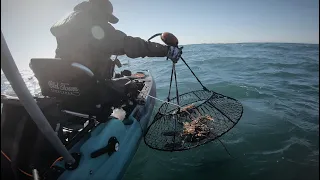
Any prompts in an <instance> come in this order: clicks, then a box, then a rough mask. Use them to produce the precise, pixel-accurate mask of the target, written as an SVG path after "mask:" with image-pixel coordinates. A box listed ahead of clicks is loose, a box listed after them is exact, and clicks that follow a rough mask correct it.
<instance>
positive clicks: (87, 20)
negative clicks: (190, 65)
mask: <svg viewBox="0 0 320 180" xmlns="http://www.w3.org/2000/svg"><path fill="white" fill-rule="evenodd" d="M112 13H113V6H112V4H111V2H110V1H109V0H89V1H84V2H81V3H80V4H78V5H76V6H75V7H74V11H73V12H72V13H71V14H69V15H68V16H67V17H66V18H64V19H62V20H60V21H58V22H57V23H56V24H54V25H53V26H52V27H51V29H50V31H51V33H52V34H53V35H54V36H55V37H56V39H57V49H56V58H61V59H64V60H70V61H73V62H79V63H81V64H83V65H85V66H87V67H89V68H90V69H91V70H92V71H93V72H94V73H95V74H96V75H98V76H100V77H104V78H107V79H108V78H111V77H112V74H113V72H112V71H113V69H112V68H111V65H110V64H111V63H112V61H111V60H110V57H111V55H127V56H128V57H130V58H138V57H166V56H167V57H168V58H169V59H171V60H172V61H177V60H178V59H179V58H180V56H181V50H180V49H179V48H177V47H169V46H165V45H162V44H159V43H154V42H148V41H145V40H143V39H141V38H139V37H131V36H128V35H126V34H125V33H123V32H122V31H120V30H116V29H115V28H114V27H113V26H112V25H111V24H110V23H112V24H115V23H117V22H118V21H119V20H118V18H117V17H115V16H114V15H113V14H112Z"/></svg>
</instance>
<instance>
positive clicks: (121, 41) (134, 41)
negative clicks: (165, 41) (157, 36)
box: [112, 30, 169, 58]
mask: <svg viewBox="0 0 320 180" xmlns="http://www.w3.org/2000/svg"><path fill="white" fill-rule="evenodd" d="M112 37H113V38H112V39H113V43H112V44H113V49H114V51H113V53H114V54H118V55H121V54H126V55H127V56H128V57H130V58H138V57H146V56H147V57H165V56H167V54H168V49H169V48H168V46H165V45H162V44H159V43H154V42H148V41H145V40H143V39H141V38H139V37H131V36H127V35H126V34H125V33H123V32H121V31H119V30H115V31H114V33H113V34H112Z"/></svg>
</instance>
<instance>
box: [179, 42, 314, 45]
mask: <svg viewBox="0 0 320 180" xmlns="http://www.w3.org/2000/svg"><path fill="white" fill-rule="evenodd" d="M268 43H269V44H308V45H319V43H304V42H262V41H261V42H226V43H222V42H212V43H190V44H181V45H183V46H185V45H203V44H268Z"/></svg>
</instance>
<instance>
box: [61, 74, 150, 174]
mask: <svg viewBox="0 0 320 180" xmlns="http://www.w3.org/2000/svg"><path fill="white" fill-rule="evenodd" d="M145 74H147V78H146V79H147V82H148V84H149V85H148V86H146V87H145V88H144V90H143V92H144V93H141V94H140V95H142V96H143V98H144V99H145V102H146V103H145V105H137V106H136V107H135V109H134V110H133V111H132V113H131V114H130V116H129V117H128V119H129V121H132V122H133V123H132V124H130V125H125V123H123V122H122V121H120V120H118V119H111V120H109V121H108V122H106V123H103V124H100V125H99V126H98V127H97V128H95V129H94V130H93V131H92V132H91V133H90V136H88V137H86V138H84V139H82V140H81V141H80V142H78V143H77V144H76V145H75V146H74V147H73V148H72V149H71V150H70V152H71V153H72V152H77V153H79V152H80V153H81V155H82V156H81V160H80V163H79V166H78V168H76V169H75V170H70V171H69V170H66V171H65V172H63V174H61V175H60V177H59V178H58V179H59V180H89V179H90V180H100V179H107V180H118V179H121V178H122V177H123V175H124V173H125V171H126V169H127V167H128V166H129V164H130V162H131V161H132V159H133V157H134V155H135V153H136V151H137V149H138V146H139V144H140V142H141V139H142V138H143V135H144V132H145V131H146V129H147V125H148V123H149V121H150V118H151V115H152V112H153V108H154V104H155V100H154V99H152V98H150V97H148V96H146V95H145V94H149V95H152V96H156V85H155V82H154V80H153V78H152V76H151V74H149V73H145ZM111 137H116V138H117V140H118V141H119V150H118V151H117V152H115V153H113V154H112V155H111V156H109V155H108V154H103V155H101V156H99V157H97V158H91V157H90V155H91V153H92V152H94V151H96V150H98V149H100V148H103V147H105V146H106V145H107V144H108V140H109V139H110V138H111ZM56 165H57V166H61V167H64V162H63V161H61V162H59V163H57V164H56Z"/></svg>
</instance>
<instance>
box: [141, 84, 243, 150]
mask: <svg viewBox="0 0 320 180" xmlns="http://www.w3.org/2000/svg"><path fill="white" fill-rule="evenodd" d="M169 102H170V103H174V104H177V99H176V98H173V99H170V101H169ZM170 103H163V104H162V105H161V107H160V108H159V111H158V113H157V114H156V115H155V117H154V120H153V122H152V124H151V125H150V126H149V128H148V130H147V133H146V135H145V143H146V144H147V145H148V146H149V147H150V148H153V149H157V150H162V151H181V150H187V149H191V148H194V147H197V146H200V145H202V144H205V143H208V142H210V141H213V140H215V139H216V138H218V137H220V136H222V135H223V134H224V133H226V132H228V131H229V130H230V129H232V128H233V127H234V126H235V125H236V124H237V123H238V121H239V120H240V118H241V116H242V112H243V107H242V105H241V103H240V102H239V101H237V100H235V99H233V98H230V97H227V96H224V95H222V94H218V93H216V92H213V91H206V90H198V91H192V92H188V93H185V94H182V95H179V103H180V109H179V107H178V106H176V105H174V104H170Z"/></svg>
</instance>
